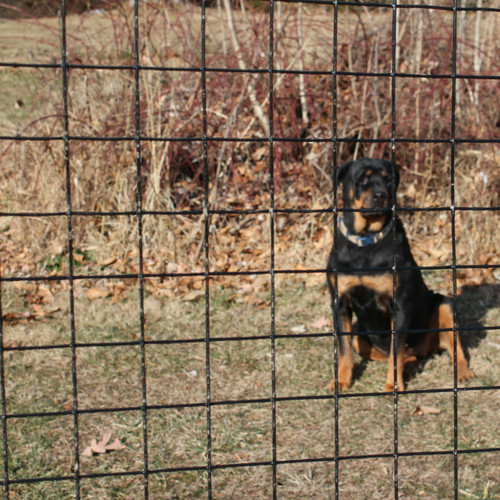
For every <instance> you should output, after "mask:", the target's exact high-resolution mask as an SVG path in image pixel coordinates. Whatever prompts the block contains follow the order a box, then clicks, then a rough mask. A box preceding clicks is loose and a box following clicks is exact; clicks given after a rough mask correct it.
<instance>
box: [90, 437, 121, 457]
mask: <svg viewBox="0 0 500 500" xmlns="http://www.w3.org/2000/svg"><path fill="white" fill-rule="evenodd" d="M110 439H111V432H109V431H108V432H103V434H102V439H101V440H100V441H99V442H97V441H96V440H95V439H92V440H91V441H90V446H87V447H86V448H85V449H84V450H83V452H82V455H83V456H84V457H91V456H92V455H94V454H103V453H107V452H108V451H117V450H123V449H125V446H124V445H123V444H121V442H120V440H119V439H118V438H116V439H115V440H114V441H113V442H112V443H111V444H108V443H109V440H110Z"/></svg>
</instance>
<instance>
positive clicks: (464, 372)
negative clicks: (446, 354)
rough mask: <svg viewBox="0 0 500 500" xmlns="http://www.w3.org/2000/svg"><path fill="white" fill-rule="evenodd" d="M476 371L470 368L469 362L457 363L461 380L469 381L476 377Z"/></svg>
mask: <svg viewBox="0 0 500 500" xmlns="http://www.w3.org/2000/svg"><path fill="white" fill-rule="evenodd" d="M474 377H475V375H474V373H473V372H472V371H471V370H470V368H469V366H468V365H467V362H465V361H464V362H463V363H457V378H458V381H459V382H467V380H470V379H471V378H474Z"/></svg>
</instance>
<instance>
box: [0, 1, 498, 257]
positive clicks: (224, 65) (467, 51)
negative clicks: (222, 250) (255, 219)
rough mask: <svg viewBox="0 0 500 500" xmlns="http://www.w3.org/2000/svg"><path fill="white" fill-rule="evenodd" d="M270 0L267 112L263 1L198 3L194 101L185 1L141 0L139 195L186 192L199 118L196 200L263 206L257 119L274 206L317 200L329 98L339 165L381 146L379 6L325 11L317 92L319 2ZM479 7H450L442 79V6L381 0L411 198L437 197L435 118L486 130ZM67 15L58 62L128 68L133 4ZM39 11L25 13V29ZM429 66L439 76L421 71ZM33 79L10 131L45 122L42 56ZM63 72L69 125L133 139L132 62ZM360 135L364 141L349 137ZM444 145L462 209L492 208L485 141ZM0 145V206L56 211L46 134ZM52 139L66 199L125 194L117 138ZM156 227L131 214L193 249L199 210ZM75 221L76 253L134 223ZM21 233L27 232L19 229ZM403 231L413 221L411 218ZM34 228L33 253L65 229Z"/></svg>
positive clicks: (93, 203)
mask: <svg viewBox="0 0 500 500" xmlns="http://www.w3.org/2000/svg"><path fill="white" fill-rule="evenodd" d="M478 2H480V0H478ZM469 4H470V2H469V3H468V5H469ZM483 4H484V5H486V2H483ZM275 5H276V7H275V13H274V18H275V24H274V44H273V67H274V68H275V70H276V73H275V74H274V80H273V89H272V101H273V109H272V115H271V112H270V109H269V106H270V102H269V96H270V92H269V91H270V89H269V85H270V82H269V74H268V72H266V71H264V72H261V71H259V70H267V69H268V68H269V65H270V61H269V53H270V46H269V38H268V37H269V12H267V11H266V9H263V8H262V6H260V5H257V4H256V3H255V2H249V3H247V2H245V3H241V4H240V6H239V7H235V6H234V5H233V6H232V5H231V2H230V1H229V0H222V1H221V2H217V3H216V4H215V5H214V7H211V8H208V9H207V21H206V47H205V48H206V61H205V63H206V66H207V67H208V68H209V70H208V71H207V72H206V73H205V75H206V87H205V88H206V110H204V107H203V100H202V89H203V85H202V72H201V70H200V68H201V65H202V60H201V54H202V47H201V44H202V39H201V13H200V8H199V6H197V5H196V2H194V3H188V2H186V3H185V4H182V5H181V4H174V3H171V2H168V3H163V2H158V3H151V2H147V3H144V4H142V5H141V8H140V16H139V22H140V39H139V62H140V64H141V66H143V67H156V68H158V69H154V70H142V71H141V73H140V82H139V84H140V85H139V89H140V131H141V135H142V136H144V137H145V138H154V139H160V140H147V139H144V140H143V141H141V165H140V167H141V176H142V183H141V186H142V190H143V192H142V198H143V202H144V203H143V208H144V209H145V210H191V209H200V208H201V207H202V203H203V189H204V181H205V179H204V166H205V164H204V156H203V141H202V140H200V138H202V137H203V135H204V133H205V131H204V128H203V126H204V117H206V127H207V130H206V134H207V136H208V137H209V138H210V140H209V142H208V150H207V153H208V161H207V166H208V173H209V178H208V185H209V190H210V191H209V201H210V204H211V207H212V208H222V209H225V208H233V209H240V208H242V209H247V208H268V206H269V182H270V176H269V166H270V161H269V146H268V141H267V138H268V136H269V132H270V117H271V116H272V118H273V120H272V124H273V130H272V132H273V136H274V137H276V138H278V139H279V140H278V141H276V142H275V148H274V158H273V168H274V182H275V196H276V199H275V203H276V206H277V207H281V208H329V207H331V203H332V196H331V182H330V175H331V172H332V165H333V146H332V142H331V140H330V139H331V138H332V137H333V134H334V130H335V128H334V113H336V124H337V127H336V131H337V136H338V137H339V138H341V139H343V141H342V142H340V143H339V144H338V147H337V161H338V162H339V163H340V162H342V161H345V160H348V159H351V158H353V157H360V156H365V155H370V156H382V157H383V156H385V157H390V150H391V145H390V142H388V139H390V138H391V134H392V91H391V85H392V81H391V78H390V76H389V73H390V71H391V68H392V40H393V33H392V9H384V8H368V7H366V6H365V7H360V8H356V9H347V8H343V9H340V10H339V22H338V30H339V31H338V37H337V40H338V51H337V54H336V62H337V70H338V71H339V72H340V74H339V75H338V76H337V86H336V89H334V79H333V76H332V74H331V72H332V70H333V60H334V54H333V10H332V9H331V8H328V7H325V6H317V7H315V6H305V5H301V4H289V5H287V4H283V3H279V2H276V4H275ZM497 18H498V16H495V14H494V13H488V12H485V11H484V12H481V11H478V12H467V13H466V12H460V13H459V19H458V21H459V22H458V32H457V34H456V36H457V73H458V75H459V76H460V75H469V77H461V76H460V77H459V78H457V80H456V87H455V90H454V88H453V81H452V79H451V78H450V76H449V75H451V74H452V72H453V66H452V64H453V57H452V47H453V38H454V34H453V25H452V12H450V11H445V10H443V11H441V10H428V9H424V8H422V9H408V10H405V9H400V10H399V11H398V19H397V32H396V33H395V34H394V36H395V37H396V41H397V50H396V55H395V58H396V59H395V64H396V68H395V69H396V72H397V73H398V74H400V76H398V78H397V80H396V91H395V96H396V135H397V138H398V139H421V140H422V142H401V143H398V144H397V147H396V157H397V160H398V162H399V164H400V165H401V167H402V174H403V175H402V177H403V181H402V197H401V200H400V201H401V203H404V204H406V205H409V206H420V207H422V206H446V205H449V203H450V170H449V167H450V163H451V162H450V155H451V154H452V151H451V146H450V143H449V140H450V138H451V134H452V125H453V123H452V121H453V119H454V120H455V121H454V126H455V135H456V137H457V138H459V139H472V140H475V139H491V138H498V137H499V135H500V129H499V120H500V117H499V111H498V101H499V98H500V95H499V87H498V80H494V79H488V78H484V77H487V76H495V75H496V76H498V75H499V73H500V68H499V63H498V57H497V54H498V48H499V47H498V37H496V36H495V34H496V33H497V31H498V23H497ZM72 22H73V24H72V27H71V30H70V32H69V36H68V44H67V46H68V53H67V57H68V61H69V62H70V63H74V64H76V65H78V64H80V63H83V64H90V65H97V66H99V65H117V66H126V65H131V66H133V64H134V52H133V47H134V23H133V7H131V6H130V5H128V4H121V3H120V4H117V5H115V4H114V3H112V5H111V6H110V7H109V8H108V9H106V10H102V11H99V13H96V14H93V15H84V16H81V17H79V18H78V20H74V19H73V21H72ZM35 24H36V22H35ZM44 26H45V25H44V23H40V24H39V28H40V29H44ZM47 40H48V43H50V44H51V45H52V46H55V47H57V45H58V32H57V30H47ZM33 62H36V61H33ZM160 68H163V69H160ZM216 69H218V70H216ZM221 69H234V70H236V71H234V72H227V71H220V70H221ZM252 70H257V71H256V72H252ZM289 70H296V71H297V72H295V73H290V72H289ZM301 71H304V72H305V74H300V72H301ZM314 72H318V73H314ZM358 73H369V74H370V75H371V76H357V75H358ZM49 75H50V76H49ZM404 75H408V76H404ZM411 75H422V76H421V77H414V76H411ZM440 75H441V76H443V77H442V78H438V77H437V76H440ZM473 76H481V78H480V79H478V78H473ZM33 78H37V79H39V84H40V85H42V86H43V88H44V89H45V90H44V93H43V96H44V97H43V99H39V100H37V99H36V96H35V98H34V99H33V110H32V114H31V115H30V119H29V120H26V121H25V122H24V123H23V124H22V125H20V126H19V127H18V129H16V130H15V134H19V135H28V136H31V135H35V136H54V135H62V134H63V132H64V130H63V120H62V111H63V107H62V100H61V75H60V71H59V70H57V69H55V70H53V71H51V72H47V71H44V72H41V71H40V72H36V71H35V72H34V76H33ZM68 82H69V94H68V97H69V133H70V135H71V136H78V137H86V138H92V137H100V138H102V137H108V138H116V137H119V138H133V137H134V136H135V131H136V124H135V121H134V120H135V94H134V92H135V86H134V72H133V70H132V69H130V70H126V69H123V70H117V69H114V70H112V69H96V68H90V69H89V68H87V69H85V68H78V67H75V68H73V69H71V70H70V72H69V74H68ZM48 95H49V96H50V99H47V96H48ZM334 95H336V99H337V106H336V109H335V110H334V105H333V100H334ZM453 99H455V108H454V109H453ZM204 112H205V115H204ZM162 138H166V139H176V140H167V141H162V140H161V139H162ZM213 138H216V139H219V140H212V139H213ZM221 139H232V140H231V141H229V142H227V141H224V140H221ZM256 139H262V140H261V141H259V140H256ZM288 139H289V140H288ZM374 139H375V140H376V141H377V142H373V143H372V142H363V141H365V140H368V141H370V140H374ZM436 140H438V142H436ZM359 141H361V142H359ZM439 141H441V142H439ZM454 153H455V165H456V172H455V175H456V186H455V188H456V196H457V199H456V200H455V202H456V203H457V204H458V205H462V206H474V205H481V206H498V192H499V186H500V181H499V177H498V173H497V170H498V169H497V166H498V153H497V152H496V149H495V144H476V143H459V144H457V146H456V148H455V151H454ZM1 154H2V160H3V164H4V165H10V166H11V167H8V168H6V169H5V168H4V169H3V170H2V173H1V176H2V183H3V185H5V186H7V191H9V196H8V197H7V198H8V201H4V205H5V204H6V208H7V209H8V210H12V211H26V210H28V211H40V212H50V211H60V210H65V207H66V205H65V203H66V198H65V171H64V165H65V163H64V149H63V145H62V143H61V141H36V142H17V143H16V142H11V143H8V144H5V143H4V145H3V147H2V152H1ZM70 154H71V157H70V160H71V163H70V164H71V185H72V196H73V199H72V201H73V209H75V210H84V211H102V212H116V211H130V210H134V209H135V207H136V203H137V201H136V200H137V193H136V188H137V170H136V144H135V142H134V140H131V139H129V140H125V139H124V140H118V141H117V140H110V141H102V140H101V141H98V142H93V141H91V140H73V141H71V143H70ZM19 165H22V168H19ZM472 183H473V185H474V186H475V187H474V188H473V189H471V184H472ZM20 193H22V194H20ZM121 220H123V218H122V219H121ZM217 220H219V223H222V222H220V219H217ZM323 222H324V223H328V221H327V220H326V219H325V220H321V221H319V220H318V221H317V223H318V224H319V223H323ZM224 223H229V222H228V221H227V220H226V221H225V222H224ZM27 224H28V225H30V224H31V225H33V224H35V223H33V222H30V221H27V220H16V221H14V222H13V223H12V226H11V230H12V231H14V230H15V227H17V229H16V230H21V229H22V231H26V230H27V228H26V227H25V226H26V225H27ZM165 224H166V225H165V226H163V225H161V224H158V223H157V221H155V220H154V219H153V218H151V225H150V226H148V222H147V221H146V223H145V227H146V230H147V231H149V232H148V238H149V240H150V241H158V242H161V241H165V238H167V239H168V238H172V235H176V236H175V237H176V238H177V243H176V245H180V243H179V241H181V240H182V241H186V242H187V247H186V248H188V249H190V250H189V252H191V254H192V255H193V258H195V257H197V256H199V244H198V243H196V242H197V241H199V240H200V239H201V237H202V226H201V225H200V224H199V223H196V224H192V221H191V220H189V221H186V220H185V219H183V218H182V217H178V218H175V219H172V220H170V221H169V222H168V223H165ZM189 224H191V226H190V228H188V226H187V225H189ZM21 225H24V226H23V227H22V228H21V227H20V226H21ZM76 226H77V231H76V244H77V245H81V247H82V251H87V250H88V248H89V247H92V248H94V250H95V249H97V248H106V244H108V243H109V244H110V243H111V242H113V243H116V242H117V241H118V242H120V244H121V248H123V249H124V250H123V251H124V252H125V251H126V250H125V249H127V248H129V247H130V245H131V244H132V243H133V242H134V241H136V240H135V239H134V238H135V236H134V235H135V233H134V231H124V230H123V227H121V226H120V224H119V223H117V222H116V220H115V219H114V218H112V217H108V218H106V217H97V218H87V219H85V220H83V219H82V220H79V221H78V223H77V224H76ZM496 226H497V225H496V224H493V225H492V226H491V227H490V226H489V227H490V229H491V231H489V233H488V234H489V235H490V236H489V237H488V238H486V240H488V241H485V239H484V237H483V236H482V237H481V238H482V241H483V242H485V245H484V248H489V246H488V245H491V247H492V248H491V249H490V250H485V251H486V252H487V255H486V257H484V259H489V258H491V257H488V255H490V256H491V255H495V252H496V250H495V248H494V246H495V244H494V238H495V234H496V233H497V231H498V229H497V227H496ZM30 227H32V226H30ZM193 227H194V229H193ZM162 228H163V229H162ZM474 228H475V222H474V221H473V220H472V219H470V220H469V219H467V220H466V221H465V219H464V234H466V233H467V234H472V233H471V232H473V231H474V230H475V229H474ZM31 230H32V231H35V229H33V227H32V229H31ZM36 230H37V231H38V229H36ZM418 231H424V232H425V231H426V229H425V227H424V225H420V226H419V228H418ZM20 234H21V233H20ZM44 234H45V235H46V236H47V235H50V238H49V240H50V241H51V242H52V243H51V245H52V246H51V248H50V249H48V251H49V253H50V252H52V253H56V254H57V250H58V249H61V248H64V246H65V241H66V239H67V233H66V227H65V221H64V219H63V220H60V221H54V220H50V221H49V222H48V223H47V224H46V225H44ZM297 234H301V233H300V231H298V233H297ZM166 235H167V236H166ZM490 237H491V241H490ZM174 239H175V238H174ZM54 242H59V243H57V244H54ZM90 242H92V244H91V243H90ZM37 244H38V245H41V243H40V242H38V243H37ZM158 246H159V247H161V245H160V244H159V243H158ZM166 247H168V245H166ZM178 250H179V249H177V250H176V251H175V252H177V251H178ZM95 251H97V250H95ZM165 252H167V253H168V256H167V260H175V255H174V254H175V252H174V251H173V250H172V249H168V250H165ZM467 252H468V250H467ZM42 253H43V252H42ZM228 265H229V264H228Z"/></svg>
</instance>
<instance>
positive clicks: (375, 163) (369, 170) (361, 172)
mask: <svg viewBox="0 0 500 500" xmlns="http://www.w3.org/2000/svg"><path fill="white" fill-rule="evenodd" d="M337 179H338V182H339V183H341V184H342V192H343V200H344V206H345V207H346V208H353V209H358V210H360V209H366V210H363V211H360V212H347V213H346V214H345V219H346V222H348V223H349V226H350V228H349V229H350V230H353V231H354V232H355V233H358V234H361V233H366V232H378V231H380V230H381V229H382V228H383V226H384V225H385V224H386V222H387V221H388V220H389V218H390V212H389V211H388V210H387V209H389V208H391V206H392V203H393V191H394V190H395V189H397V187H398V184H399V173H398V169H397V166H396V165H394V168H393V164H392V163H391V162H389V161H386V160H378V159H374V158H363V159H361V160H355V161H350V162H348V163H345V164H343V165H341V166H340V167H339V168H338V170H337Z"/></svg>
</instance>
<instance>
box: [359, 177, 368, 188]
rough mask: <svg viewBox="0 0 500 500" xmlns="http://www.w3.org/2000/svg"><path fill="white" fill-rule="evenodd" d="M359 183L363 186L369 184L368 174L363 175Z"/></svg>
mask: <svg viewBox="0 0 500 500" xmlns="http://www.w3.org/2000/svg"><path fill="white" fill-rule="evenodd" d="M359 183H360V184H361V185H362V186H366V185H367V184H368V177H367V176H366V175H363V177H361V179H359Z"/></svg>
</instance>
